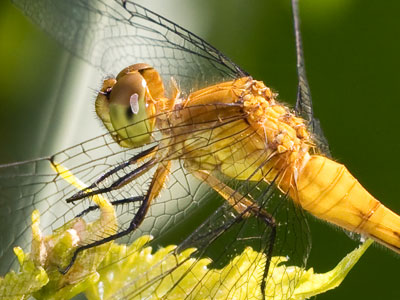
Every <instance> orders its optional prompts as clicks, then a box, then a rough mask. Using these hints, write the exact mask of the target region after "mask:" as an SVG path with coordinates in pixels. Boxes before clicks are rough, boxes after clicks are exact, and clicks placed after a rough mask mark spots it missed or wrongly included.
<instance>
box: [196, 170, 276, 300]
mask: <svg viewBox="0 0 400 300" xmlns="http://www.w3.org/2000/svg"><path fill="white" fill-rule="evenodd" d="M192 174H193V175H194V176H195V177H196V178H198V179H200V180H201V181H204V182H206V183H207V184H208V185H209V186H210V187H211V188H212V189H213V190H214V191H216V192H217V193H218V194H219V195H220V196H221V197H222V198H224V199H225V200H226V201H228V203H229V204H230V205H231V206H232V207H233V208H234V209H235V210H236V211H237V212H238V213H239V214H240V215H241V216H244V217H249V216H250V214H251V215H253V216H255V217H257V218H259V219H261V220H262V221H263V222H264V223H265V224H266V225H267V226H268V227H270V228H271V236H270V240H271V243H269V245H268V249H266V252H265V254H266V256H267V258H266V263H265V267H264V275H263V280H262V282H261V293H262V296H263V299H265V288H266V282H265V280H264V279H265V278H266V277H267V275H268V270H269V267H270V264H271V258H272V252H273V250H274V244H275V238H276V222H275V218H274V217H273V216H272V215H271V214H270V213H268V212H267V211H266V210H265V209H263V208H262V207H260V206H259V205H258V204H257V203H255V202H254V201H252V200H250V199H248V198H246V197H245V196H243V195H241V194H240V193H239V192H237V191H235V190H234V189H232V188H230V187H229V186H227V185H226V184H225V183H223V182H221V181H220V180H219V179H218V178H216V177H214V176H213V175H211V174H210V173H209V172H207V171H192Z"/></svg>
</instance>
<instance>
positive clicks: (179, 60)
mask: <svg viewBox="0 0 400 300" xmlns="http://www.w3.org/2000/svg"><path fill="white" fill-rule="evenodd" d="M13 2H14V3H15V4H16V5H17V6H18V7H20V8H21V9H22V11H23V12H24V13H25V14H26V15H27V16H28V17H29V18H30V19H32V20H33V21H34V22H35V23H37V24H38V25H39V26H40V27H41V28H42V29H43V30H44V31H46V32H47V33H49V34H50V35H51V36H52V37H54V38H55V39H56V40H57V41H58V42H60V43H61V44H62V45H63V46H64V47H65V48H66V49H68V50H69V51H71V52H72V53H74V54H75V55H77V56H78V57H81V58H83V59H84V60H86V61H87V62H89V63H90V64H91V65H93V66H95V67H96V68H98V69H100V70H101V71H102V72H103V73H104V74H107V75H109V74H113V75H116V74H118V72H119V71H121V70H122V69H123V68H125V67H127V66H129V65H131V64H135V63H139V62H146V63H147V64H150V65H152V66H153V67H155V68H156V69H157V70H158V71H159V72H160V74H161V76H162V77H163V79H164V80H169V79H170V77H171V76H172V77H174V78H175V79H176V80H177V81H178V83H179V85H180V87H181V88H182V89H183V90H184V91H187V90H193V89H197V88H199V87H202V86H205V85H209V84H213V83H217V82H220V81H222V80H224V79H225V80H226V79H229V78H235V77H242V76H244V75H245V74H246V72H245V71H243V70H242V69H241V68H239V67H238V66H237V65H236V64H234V63H233V62H232V61H231V60H230V59H228V58H227V57H226V56H225V55H223V54H222V53H221V52H219V51H218V50H217V49H215V48H214V47H213V46H211V45H210V44H208V43H207V42H205V41H204V40H203V39H201V38H199V37H198V36H196V35H195V34H193V33H191V32H189V31H187V30H185V29H184V28H182V27H180V26H179V25H177V24H175V23H173V22H171V21H169V20H167V19H165V18H163V17H162V16H160V15H158V14H156V13H154V12H152V11H150V10H148V9H146V8H145V7H143V6H140V5H139V4H136V3H133V2H130V1H127V2H126V5H125V6H123V1H122V0H111V1H105V0H101V1H96V0H72V1H60V0H57V1H54V0H42V1H35V2H32V1H29V0H28V1H27V0H13Z"/></svg>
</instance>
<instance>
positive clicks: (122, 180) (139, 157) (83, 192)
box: [66, 145, 158, 203]
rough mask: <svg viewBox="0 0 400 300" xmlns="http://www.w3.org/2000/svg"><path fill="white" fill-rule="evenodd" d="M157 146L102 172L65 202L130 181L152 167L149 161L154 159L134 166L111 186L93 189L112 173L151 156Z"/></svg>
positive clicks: (107, 190) (115, 187)
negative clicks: (136, 166)
mask: <svg viewBox="0 0 400 300" xmlns="http://www.w3.org/2000/svg"><path fill="white" fill-rule="evenodd" d="M157 148H158V145H155V146H153V147H150V148H149V149H146V150H144V151H142V152H140V153H138V154H137V155H135V156H133V157H132V158H130V159H129V160H127V161H125V162H123V163H121V164H119V165H118V166H116V167H115V168H113V169H111V170H110V171H108V172H106V173H104V174H103V175H102V176H100V177H99V178H98V179H97V180H96V181H95V182H94V183H92V184H91V185H90V186H88V187H86V188H84V189H82V190H80V191H79V192H77V193H75V194H74V195H72V196H71V197H69V198H68V199H67V200H66V202H67V203H70V202H74V201H76V200H80V199H83V198H86V197H90V196H94V195H97V194H102V193H106V192H109V191H112V190H114V189H118V188H120V187H121V186H122V185H124V184H127V183H129V182H131V181H132V180H134V179H135V178H137V177H138V176H140V175H141V174H142V173H143V172H146V171H147V170H148V168H150V167H152V166H153V165H154V164H153V165H151V163H150V162H151V161H153V162H154V160H152V159H150V160H149V161H148V162H146V163H144V164H143V165H141V166H140V167H138V168H136V169H135V170H133V171H132V172H129V173H128V174H127V175H125V176H123V177H121V178H120V179H119V180H118V181H115V182H114V183H113V185H112V186H111V187H109V188H105V189H99V190H94V191H93V189H94V188H96V187H97V186H98V185H99V184H100V183H101V182H103V181H104V180H106V179H107V178H108V177H110V176H112V175H114V174H115V173H117V172H118V171H120V170H123V169H125V168H126V167H128V166H130V165H133V164H136V163H138V162H140V161H142V160H144V159H146V158H148V157H151V158H152V157H153V156H154V154H155V153H156V150H157Z"/></svg>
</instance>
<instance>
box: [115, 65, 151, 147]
mask: <svg viewBox="0 0 400 300" xmlns="http://www.w3.org/2000/svg"><path fill="white" fill-rule="evenodd" d="M146 86H147V84H146V80H145V79H144V78H143V76H142V75H141V74H140V73H139V72H137V71H134V72H132V73H127V74H125V75H123V76H119V78H118V80H117V82H116V83H115V85H114V86H113V88H112V90H111V93H110V96H109V99H110V103H109V114H110V121H111V123H112V126H113V128H114V129H115V130H116V132H117V135H118V137H119V139H120V140H121V142H122V144H123V145H124V146H125V147H139V146H141V145H143V144H145V143H147V142H149V141H150V138H151V132H152V130H153V123H154V122H150V121H149V117H151V116H149V115H148V110H147V109H146V100H147V99H146V97H147V96H148V95H147V89H146Z"/></svg>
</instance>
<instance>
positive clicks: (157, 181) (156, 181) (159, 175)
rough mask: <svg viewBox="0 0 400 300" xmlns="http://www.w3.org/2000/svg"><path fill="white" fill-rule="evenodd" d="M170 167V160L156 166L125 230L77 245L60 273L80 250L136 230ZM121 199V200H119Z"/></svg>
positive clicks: (159, 190)
mask: <svg viewBox="0 0 400 300" xmlns="http://www.w3.org/2000/svg"><path fill="white" fill-rule="evenodd" d="M170 168H171V161H168V162H167V163H166V164H163V163H160V165H159V166H158V168H157V170H156V172H155V173H154V176H153V178H152V180H151V183H150V187H149V189H148V191H147V193H146V196H145V197H144V198H143V201H142V203H141V205H140V207H139V209H138V210H137V212H136V213H135V216H134V217H133V219H132V221H131V222H130V224H129V227H128V228H127V229H125V230H122V231H120V232H118V233H116V234H112V235H109V236H108V237H106V238H103V239H101V240H99V241H95V242H93V243H90V244H87V245H84V246H80V247H78V248H77V249H76V250H75V252H74V254H73V255H72V258H71V261H70V263H69V264H68V266H67V267H66V268H65V269H61V270H60V273H62V274H66V273H67V272H68V271H69V269H71V267H72V266H73V264H74V262H75V260H76V259H77V257H78V254H79V253H80V252H82V251H83V250H86V249H90V248H93V247H96V246H99V245H103V244H105V243H108V242H110V241H113V240H116V239H118V238H120V237H123V236H125V235H127V234H129V233H131V232H132V231H134V230H136V229H137V228H138V227H139V225H140V224H141V223H142V222H143V220H144V218H145V216H146V214H147V211H148V209H149V207H150V205H151V202H152V201H153V200H154V199H155V198H156V197H157V196H158V195H159V194H160V192H161V190H162V188H163V185H164V183H165V181H166V179H167V176H168V174H169V172H170ZM119 201H122V200H119Z"/></svg>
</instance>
